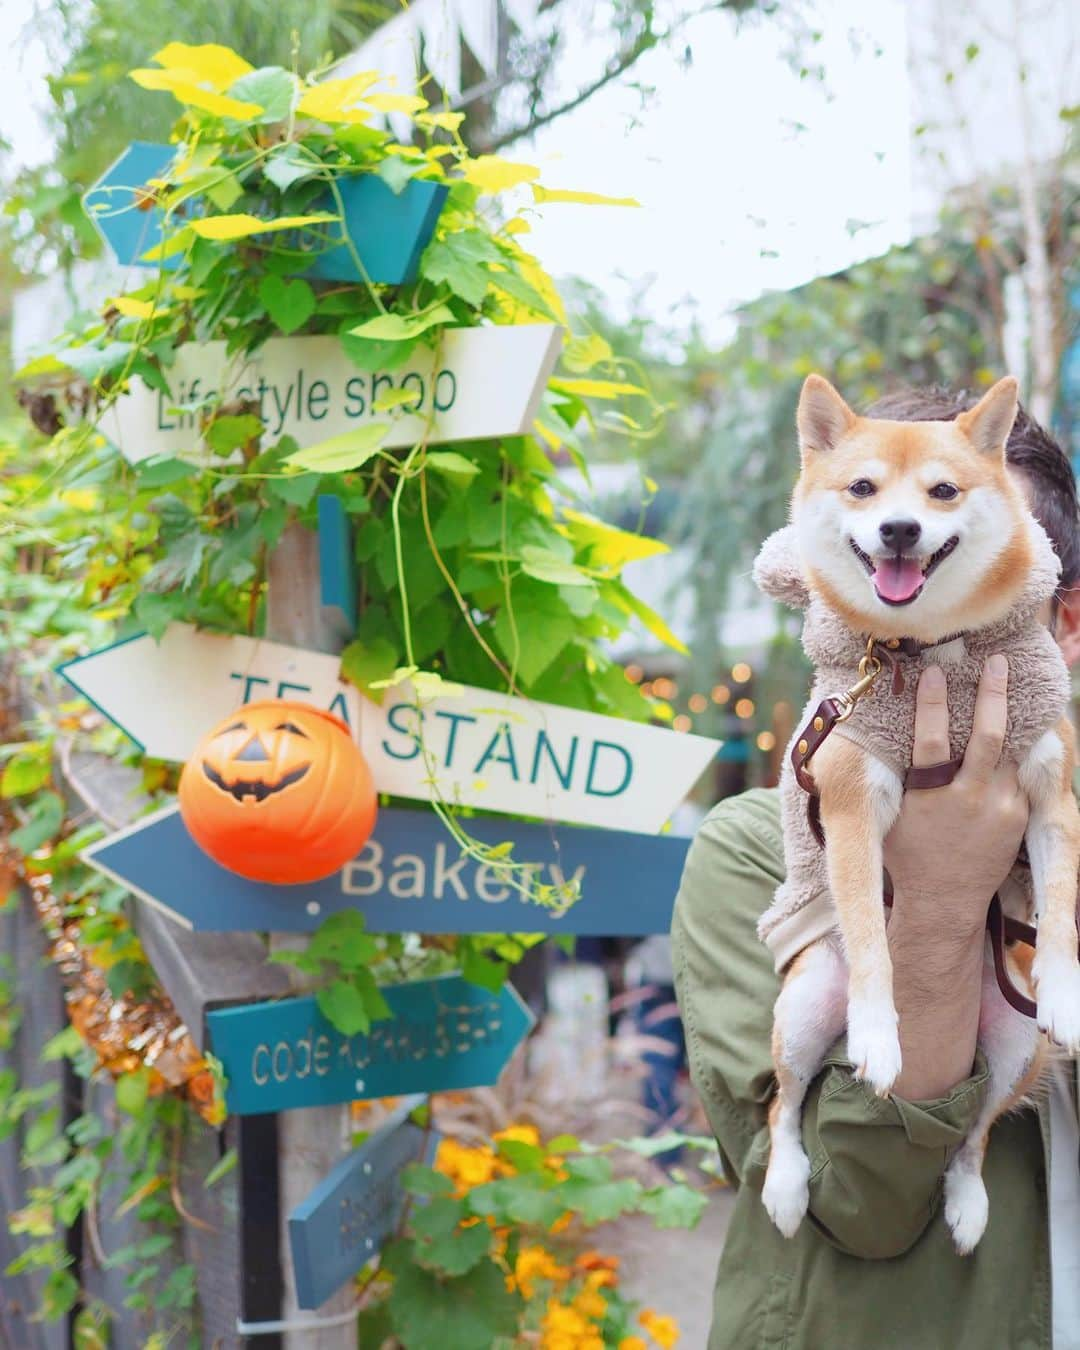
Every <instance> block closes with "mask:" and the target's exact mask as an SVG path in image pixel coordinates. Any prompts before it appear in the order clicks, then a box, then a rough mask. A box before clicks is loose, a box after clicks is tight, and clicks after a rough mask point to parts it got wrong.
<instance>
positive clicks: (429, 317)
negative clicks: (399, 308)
mask: <svg viewBox="0 0 1080 1350" xmlns="http://www.w3.org/2000/svg"><path fill="white" fill-rule="evenodd" d="M453 322H454V312H453V310H451V309H450V308H449V307H448V306H446V305H433V306H432V307H431V309H426V310H423V311H421V312H420V313H419V314H376V316H375V317H374V318H373V319H368V320H367V321H366V322H365V323H360V324H357V326H356V327H355V328H350V329H349V333H350V335H351V336H352V337H359V338H367V339H368V340H369V341H371V342H409V341H411V340H412V339H413V338H415V337H419V336H420V334H421V333H425V332H427V330H428V329H429V328H434V327H435V325H436V324H440V323H453Z"/></svg>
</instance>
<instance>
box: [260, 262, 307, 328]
mask: <svg viewBox="0 0 1080 1350" xmlns="http://www.w3.org/2000/svg"><path fill="white" fill-rule="evenodd" d="M259 299H260V300H261V301H262V303H263V305H264V307H265V309H266V312H267V314H269V315H270V317H271V318H272V319H273V321H274V322H275V323H276V324H277V326H278V327H279V328H280V329H281V331H282V332H283V333H295V332H296V330H297V329H298V328H302V327H303V326H304V324H305V323H307V321H308V319H310V318H311V316H312V315H313V314H314V313H315V292H314V291H313V290H312V289H311V287H310V286H309V285H308V284H307V282H306V281H303V280H302V279H300V278H299V277H298V278H297V279H296V280H295V281H286V280H285V278H284V277H279V276H275V275H274V274H273V273H271V274H270V275H269V276H265V277H263V279H262V281H260V282H259Z"/></svg>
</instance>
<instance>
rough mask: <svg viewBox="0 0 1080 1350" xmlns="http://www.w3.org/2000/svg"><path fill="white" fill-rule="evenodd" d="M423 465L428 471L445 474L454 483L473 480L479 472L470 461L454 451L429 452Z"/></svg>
mask: <svg viewBox="0 0 1080 1350" xmlns="http://www.w3.org/2000/svg"><path fill="white" fill-rule="evenodd" d="M424 463H425V464H426V465H427V467H428V468H429V469H434V470H435V472H436V473H442V474H445V475H446V477H447V478H450V479H452V480H454V481H456V482H462V481H464V480H467V479H469V478H475V477H476V475H477V474H478V473H479V472H480V470H479V469H478V468H477V466H476V465H475V464H474V463H473V462H472V460H471V459H466V458H465V456H464V455H459V454H458V453H457V451H456V450H429V451H428V452H427V456H426V458H425V459H424Z"/></svg>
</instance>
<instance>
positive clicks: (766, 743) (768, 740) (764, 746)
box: [757, 731, 776, 753]
mask: <svg viewBox="0 0 1080 1350" xmlns="http://www.w3.org/2000/svg"><path fill="white" fill-rule="evenodd" d="M757 748H758V749H759V750H764V751H766V753H767V752H768V751H769V750H775V749H776V737H775V736H774V735H773V734H772V732H771V731H759V732H758V737H757Z"/></svg>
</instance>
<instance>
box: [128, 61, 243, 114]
mask: <svg viewBox="0 0 1080 1350" xmlns="http://www.w3.org/2000/svg"><path fill="white" fill-rule="evenodd" d="M130 74H131V78H132V79H133V80H134V81H135V83H136V84H138V85H141V86H142V88H143V89H158V90H165V91H166V92H168V93H170V94H172V95H173V96H174V98H176V99H178V100H179V102H181V103H186V104H187V105H188V107H190V108H202V109H203V110H204V112H210V113H214V114H215V116H217V117H233V118H236V119H237V121H245V120H246V119H247V118H249V117H254V116H255V115H256V114H257V113H261V112H262V108H261V107H260V106H259V104H257V103H245V102H244V101H243V100H242V99H238V98H229V96H228V95H227V94H219V93H217V92H216V90H213V89H204V88H203V86H202V85H201V84H199V82H198V76H197V75H195V74H194V72H192V71H183V70H151V69H149V68H146V69H142V70H133V71H131V72H130Z"/></svg>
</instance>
